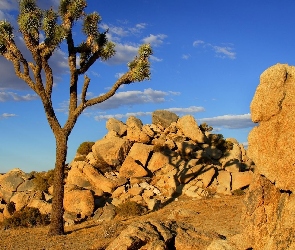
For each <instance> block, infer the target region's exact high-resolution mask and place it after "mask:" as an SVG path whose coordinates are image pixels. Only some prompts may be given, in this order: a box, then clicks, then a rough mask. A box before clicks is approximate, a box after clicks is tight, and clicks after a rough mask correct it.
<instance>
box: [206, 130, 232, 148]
mask: <svg viewBox="0 0 295 250" xmlns="http://www.w3.org/2000/svg"><path fill="white" fill-rule="evenodd" d="M208 139H209V141H210V144H211V145H212V146H215V147H216V148H218V149H220V150H221V151H222V152H225V151H229V150H232V149H233V143H232V142H230V141H226V140H225V139H224V137H223V135H222V134H210V135H209V136H208Z"/></svg>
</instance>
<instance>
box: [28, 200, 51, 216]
mask: <svg viewBox="0 0 295 250" xmlns="http://www.w3.org/2000/svg"><path fill="white" fill-rule="evenodd" d="M28 207H34V208H38V209H39V211H40V213H41V214H50V213H51V209H52V204H51V203H48V202H46V201H43V200H32V201H31V202H30V203H29V204H28Z"/></svg>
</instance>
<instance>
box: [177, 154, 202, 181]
mask: <svg viewBox="0 0 295 250" xmlns="http://www.w3.org/2000/svg"><path fill="white" fill-rule="evenodd" d="M205 168H206V165H204V164H199V163H198V160H197V159H191V160H190V161H188V162H186V163H185V165H184V166H181V167H180V168H179V172H178V174H177V175H178V181H179V182H180V183H188V182H189V181H190V180H192V179H194V178H195V177H196V176H198V175H200V174H202V173H204V171H205Z"/></svg>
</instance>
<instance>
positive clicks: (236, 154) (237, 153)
mask: <svg viewBox="0 0 295 250" xmlns="http://www.w3.org/2000/svg"><path fill="white" fill-rule="evenodd" d="M226 140H229V139H226ZM229 141H230V140H229ZM219 161H220V163H221V164H222V167H224V166H226V165H231V163H233V162H241V161H242V152H241V148H240V146H239V144H238V143H233V148H232V149H231V150H229V151H226V152H225V154H224V155H223V156H222V157H221V158H220V159H219Z"/></svg>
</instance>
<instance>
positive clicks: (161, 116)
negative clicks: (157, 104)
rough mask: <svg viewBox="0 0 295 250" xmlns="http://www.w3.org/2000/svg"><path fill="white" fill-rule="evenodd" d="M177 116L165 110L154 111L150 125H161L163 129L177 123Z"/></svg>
mask: <svg viewBox="0 0 295 250" xmlns="http://www.w3.org/2000/svg"><path fill="white" fill-rule="evenodd" d="M177 120H178V116H177V115H176V114H174V113H172V112H170V111H167V110H156V111H155V112H153V115H152V123H153V124H156V125H158V124H159V125H161V126H163V127H164V128H167V127H169V126H170V124H171V123H172V122H177Z"/></svg>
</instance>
